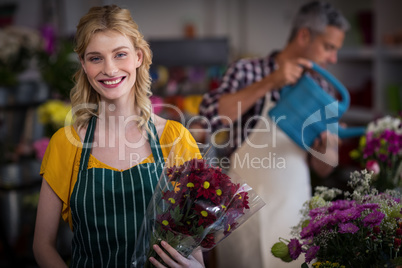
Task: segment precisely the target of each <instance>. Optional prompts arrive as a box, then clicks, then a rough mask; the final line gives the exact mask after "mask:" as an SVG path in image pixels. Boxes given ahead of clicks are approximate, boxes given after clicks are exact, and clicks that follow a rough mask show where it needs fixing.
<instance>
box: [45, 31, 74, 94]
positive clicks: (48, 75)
mask: <svg viewBox="0 0 402 268" xmlns="http://www.w3.org/2000/svg"><path fill="white" fill-rule="evenodd" d="M39 65H40V71H41V74H42V78H43V79H44V81H45V82H46V83H47V84H48V85H49V86H50V87H51V89H52V91H55V92H57V93H59V94H60V95H61V96H62V97H63V98H65V99H68V98H69V96H70V90H71V89H72V88H73V86H74V80H73V76H74V73H75V72H76V71H77V69H78V67H79V61H78V60H77V59H76V56H75V52H74V45H73V41H72V40H70V39H61V40H59V42H58V46H57V51H56V53H54V54H53V55H48V54H47V53H45V52H43V53H41V54H40V55H39Z"/></svg>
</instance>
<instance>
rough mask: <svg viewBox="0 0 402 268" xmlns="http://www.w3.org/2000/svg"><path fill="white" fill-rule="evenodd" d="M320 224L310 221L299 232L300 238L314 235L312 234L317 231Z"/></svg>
mask: <svg viewBox="0 0 402 268" xmlns="http://www.w3.org/2000/svg"><path fill="white" fill-rule="evenodd" d="M319 231H320V226H318V225H316V224H315V223H314V222H310V223H309V224H308V225H307V226H306V227H304V228H303V229H302V231H301V232H300V237H301V238H306V237H309V236H314V234H317V233H319Z"/></svg>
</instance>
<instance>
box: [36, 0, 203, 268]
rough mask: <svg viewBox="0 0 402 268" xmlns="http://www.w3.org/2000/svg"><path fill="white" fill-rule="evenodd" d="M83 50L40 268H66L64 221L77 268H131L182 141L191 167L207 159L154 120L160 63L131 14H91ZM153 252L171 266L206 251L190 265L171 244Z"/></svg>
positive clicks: (50, 151)
mask: <svg viewBox="0 0 402 268" xmlns="http://www.w3.org/2000/svg"><path fill="white" fill-rule="evenodd" d="M75 51H76V53H77V55H78V57H79V60H80V62H81V68H80V69H79V70H78V71H77V73H76V75H75V81H76V85H75V87H74V88H73V89H72V91H71V102H72V106H73V109H72V111H73V114H74V117H75V121H74V124H73V126H66V127H64V128H62V129H60V130H59V131H58V132H56V133H55V134H54V135H53V137H52V139H51V141H50V144H49V146H48V148H47V151H46V155H45V157H44V159H43V162H42V166H41V171H40V173H41V175H42V176H43V183H42V188H41V192H40V198H39V205H38V212H37V220H36V226H35V236H34V244H33V247H34V254H35V258H36V260H37V262H38V264H39V265H40V266H41V267H52V268H54V267H66V264H65V262H64V260H63V259H62V258H61V256H60V255H59V254H58V252H57V250H56V239H57V231H58V226H59V219H60V214H61V216H62V218H63V219H64V220H65V221H67V222H68V223H69V225H70V228H71V229H72V231H73V234H74V235H73V240H72V258H71V266H72V267H129V266H130V262H131V256H132V254H133V252H134V245H135V243H136V240H137V235H138V232H139V228H140V226H141V223H142V220H143V217H144V213H145V210H146V207H147V204H148V202H149V200H150V198H151V196H152V193H153V190H154V188H155V186H156V184H157V182H158V180H159V176H160V174H161V171H162V166H163V163H164V159H166V158H167V155H168V154H169V153H171V152H170V151H171V149H172V145H173V143H174V142H177V141H178V142H180V145H181V146H175V147H174V148H176V147H180V148H184V149H181V150H183V151H177V152H174V153H176V154H177V155H180V156H183V160H188V159H190V158H193V157H195V156H196V154H197V153H198V152H199V151H198V147H197V146H196V143H195V141H194V139H193V138H192V136H191V135H190V134H189V132H188V131H187V130H186V129H185V128H184V127H183V126H182V125H181V124H180V123H177V122H174V121H170V120H165V119H162V118H160V117H158V116H156V115H154V114H153V113H152V110H151V102H150V99H149V97H150V96H151V92H150V83H151V80H150V76H149V66H150V64H151V58H152V55H151V51H150V48H149V45H148V44H147V42H146V41H145V40H144V39H143V36H142V35H141V34H140V32H139V30H138V26H137V24H136V23H135V22H134V21H133V19H132V18H131V15H130V12H129V11H128V10H127V9H122V8H119V7H117V6H115V5H111V6H103V7H93V8H91V9H90V10H89V12H88V13H87V14H86V15H84V16H83V17H82V18H81V20H80V22H79V24H78V26H77V32H76V48H75ZM184 151H185V153H184ZM161 247H163V248H164V249H165V250H167V251H168V252H169V253H170V255H171V256H172V257H171V258H170V257H168V255H166V254H165V253H164V252H163V251H162V248H161ZM154 248H155V250H156V251H157V252H158V253H160V254H159V255H160V256H161V257H162V259H163V260H164V262H165V263H166V265H168V266H169V267H204V263H203V259H202V253H201V251H200V250H195V251H194V252H193V254H192V255H190V257H189V258H184V257H182V256H181V255H180V254H178V253H177V252H176V251H175V250H174V249H173V248H172V247H170V246H169V245H168V244H166V243H162V246H157V245H154ZM151 262H152V263H153V264H154V265H155V267H165V266H163V265H162V264H161V263H159V262H157V261H156V260H155V259H151Z"/></svg>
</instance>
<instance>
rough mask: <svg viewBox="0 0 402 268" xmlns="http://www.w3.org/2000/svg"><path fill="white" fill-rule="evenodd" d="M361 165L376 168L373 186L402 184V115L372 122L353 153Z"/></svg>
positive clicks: (398, 185)
mask: <svg viewBox="0 0 402 268" xmlns="http://www.w3.org/2000/svg"><path fill="white" fill-rule="evenodd" d="M350 156H351V158H353V159H355V160H357V161H359V162H360V163H361V165H362V168H365V169H367V170H370V171H373V185H374V186H375V187H376V188H377V189H378V190H379V191H384V190H386V189H396V188H398V187H401V186H402V181H401V179H402V121H401V116H396V117H392V116H385V117H382V118H379V119H377V120H375V121H372V122H370V123H369V124H368V126H367V131H366V134H365V135H364V136H362V137H361V138H360V142H359V147H358V148H357V149H355V150H353V151H351V153H350Z"/></svg>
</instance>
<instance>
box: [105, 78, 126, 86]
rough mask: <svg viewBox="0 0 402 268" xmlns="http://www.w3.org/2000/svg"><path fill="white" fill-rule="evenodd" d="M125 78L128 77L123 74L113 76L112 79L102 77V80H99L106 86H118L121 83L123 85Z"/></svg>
mask: <svg viewBox="0 0 402 268" xmlns="http://www.w3.org/2000/svg"><path fill="white" fill-rule="evenodd" d="M125 78H126V77H125V76H121V77H117V78H111V79H102V80H99V82H101V83H102V84H103V86H104V87H107V88H114V87H118V86H119V85H121V84H122V83H123V81H124V79H125Z"/></svg>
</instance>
